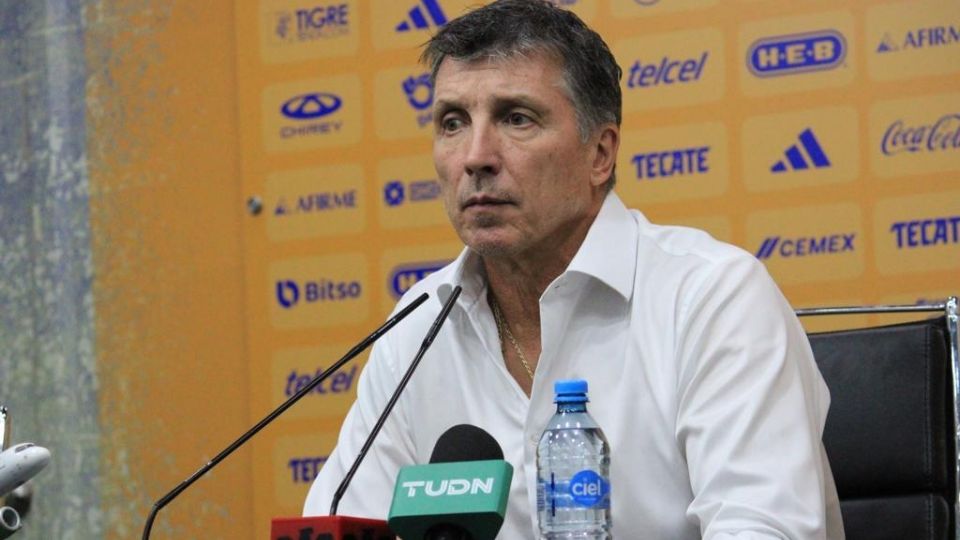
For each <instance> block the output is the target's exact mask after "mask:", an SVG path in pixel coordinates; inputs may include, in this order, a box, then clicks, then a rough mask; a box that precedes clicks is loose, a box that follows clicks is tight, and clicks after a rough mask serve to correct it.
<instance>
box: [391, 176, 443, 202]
mask: <svg viewBox="0 0 960 540" xmlns="http://www.w3.org/2000/svg"><path fill="white" fill-rule="evenodd" d="M439 198H440V182H437V181H436V180H433V179H428V180H411V181H409V182H407V183H404V182H403V180H391V181H389V182H387V183H386V185H384V186H383V201H384V202H385V203H387V206H400V205H402V204H404V203H405V202H408V201H409V202H411V203H415V202H426V201H433V200H436V199H439Z"/></svg>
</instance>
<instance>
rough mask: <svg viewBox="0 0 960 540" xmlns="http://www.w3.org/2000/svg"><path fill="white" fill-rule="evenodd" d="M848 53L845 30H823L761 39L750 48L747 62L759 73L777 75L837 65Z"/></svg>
mask: <svg viewBox="0 0 960 540" xmlns="http://www.w3.org/2000/svg"><path fill="white" fill-rule="evenodd" d="M846 56H847V41H846V39H844V37H843V34H841V33H840V32H837V31H836V30H820V31H817V32H809V33H805V34H793V35H789V36H775V37H768V38H763V39H760V40H757V41H756V42H754V43H753V44H752V45H750V48H749V49H747V66H748V67H749V68H750V71H751V72H752V73H753V74H754V75H756V76H757V77H775V76H778V75H788V74H791V73H805V72H809V71H822V70H825V69H833V68H835V67H837V66H839V65H840V64H841V63H842V62H843V59H844V58H846Z"/></svg>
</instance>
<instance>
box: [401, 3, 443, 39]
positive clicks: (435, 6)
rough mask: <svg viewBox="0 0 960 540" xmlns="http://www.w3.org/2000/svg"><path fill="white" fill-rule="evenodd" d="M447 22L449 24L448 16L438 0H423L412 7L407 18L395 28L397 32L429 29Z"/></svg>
mask: <svg viewBox="0 0 960 540" xmlns="http://www.w3.org/2000/svg"><path fill="white" fill-rule="evenodd" d="M428 17H429V20H428ZM445 24H447V16H446V15H445V14H444V13H443V8H441V7H440V3H439V2H437V0H421V1H420V3H419V4H417V5H415V6H413V7H412V8H411V9H410V11H409V13H408V14H407V19H406V20H404V21H401V22H400V23H399V24H397V27H396V28H395V30H396V31H397V32H409V31H411V30H429V29H430V28H431V26H432V27H440V26H443V25H445Z"/></svg>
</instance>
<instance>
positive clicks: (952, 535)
mask: <svg viewBox="0 0 960 540" xmlns="http://www.w3.org/2000/svg"><path fill="white" fill-rule="evenodd" d="M953 305H954V308H955V306H956V302H955V299H954V304H953ZM955 315H956V312H955V311H954V317H955ZM952 325H953V327H952V328H951V321H950V317H949V312H947V313H946V314H945V315H944V316H940V317H937V318H935V319H930V320H923V321H917V322H911V323H905V324H897V325H891V326H881V327H873V328H864V329H856V330H843V331H837V332H823V333H814V334H810V335H809V338H810V344H811V346H812V348H813V352H814V357H815V358H816V361H817V364H818V366H819V367H820V371H821V373H823V377H824V380H825V381H826V383H827V386H828V387H829V388H830V394H831V405H830V412H829V413H828V416H827V422H826V427H825V429H824V436H823V440H824V446H825V447H826V451H827V455H828V457H829V458H830V464H831V467H832V469H833V474H834V478H835V480H836V483H837V491H838V494H839V496H840V501H841V511H842V513H843V520H844V528H845V529H846V533H847V538H848V540H858V539H870V540H883V539H890V540H904V539H911V540H914V539H916V540H921V539H936V540H951V539H957V538H960V536H958V535H957V526H956V518H957V503H958V498H957V474H958V468H957V467H958V463H960V461H958V454H957V409H956V406H955V403H956V400H955V393H956V390H957V385H956V379H955V376H954V373H955V372H954V370H955V369H956V362H957V359H956V357H955V355H956V342H955V339H956V335H955V332H956V326H955V325H956V319H955V318H954V320H953V321H952ZM951 330H952V332H951ZM951 333H953V340H954V341H951Z"/></svg>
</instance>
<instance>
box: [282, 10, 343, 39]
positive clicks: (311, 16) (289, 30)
mask: <svg viewBox="0 0 960 540" xmlns="http://www.w3.org/2000/svg"><path fill="white" fill-rule="evenodd" d="M348 15H349V5H348V4H330V5H314V6H311V7H305V8H298V9H293V10H285V11H277V12H275V13H274V14H273V17H274V25H273V37H274V40H275V42H277V43H283V44H287V43H291V44H292V43H307V42H311V41H316V40H319V39H327V38H333V37H340V36H343V35H346V34H349V33H350V22H349V19H348Z"/></svg>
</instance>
